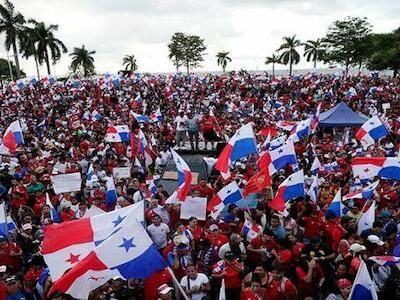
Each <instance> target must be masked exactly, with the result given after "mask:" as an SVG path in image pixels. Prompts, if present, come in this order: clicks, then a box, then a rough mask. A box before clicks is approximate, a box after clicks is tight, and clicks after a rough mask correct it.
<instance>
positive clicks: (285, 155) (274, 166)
mask: <svg viewBox="0 0 400 300" xmlns="http://www.w3.org/2000/svg"><path fill="white" fill-rule="evenodd" d="M269 154H270V157H271V163H270V164H269V165H268V168H269V174H270V175H273V174H275V173H276V172H278V171H279V170H280V169H283V168H285V167H286V166H288V165H297V158H296V151H295V150H294V144H293V142H292V141H287V142H286V143H285V144H283V145H282V146H281V147H278V148H276V149H274V150H271V151H269Z"/></svg>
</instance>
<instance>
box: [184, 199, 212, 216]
mask: <svg viewBox="0 0 400 300" xmlns="http://www.w3.org/2000/svg"><path fill="white" fill-rule="evenodd" d="M206 208H207V198H200V197H195V198H193V197H190V196H189V197H186V200H185V201H184V202H182V203H181V219H183V220H187V219H189V218H190V217H196V218H197V219H198V220H201V221H204V220H205V219H206Z"/></svg>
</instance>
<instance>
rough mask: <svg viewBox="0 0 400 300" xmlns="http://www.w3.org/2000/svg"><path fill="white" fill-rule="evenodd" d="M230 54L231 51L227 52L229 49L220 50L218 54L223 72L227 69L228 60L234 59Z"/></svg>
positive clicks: (218, 61) (219, 64)
mask: <svg viewBox="0 0 400 300" xmlns="http://www.w3.org/2000/svg"><path fill="white" fill-rule="evenodd" d="M228 55H229V52H227V51H222V52H218V53H217V55H216V57H217V63H218V66H221V67H222V72H223V73H225V69H226V65H227V64H228V61H229V62H231V61H232V59H231V58H230V57H229V56H228Z"/></svg>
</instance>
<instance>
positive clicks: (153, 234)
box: [147, 215, 169, 250]
mask: <svg viewBox="0 0 400 300" xmlns="http://www.w3.org/2000/svg"><path fill="white" fill-rule="evenodd" d="M152 221H153V223H152V224H151V225H149V226H147V232H148V233H149V235H150V238H151V239H152V241H153V243H154V245H155V246H156V248H157V249H159V250H162V249H164V248H165V247H166V246H167V244H168V234H169V227H168V225H167V224H164V223H162V222H161V218H160V217H159V216H158V215H154V216H153V219H152Z"/></svg>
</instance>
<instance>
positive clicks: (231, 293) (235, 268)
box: [212, 251, 244, 300]
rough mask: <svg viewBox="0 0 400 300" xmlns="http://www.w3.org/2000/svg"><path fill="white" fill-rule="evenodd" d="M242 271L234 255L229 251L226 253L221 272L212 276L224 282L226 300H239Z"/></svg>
mask: <svg viewBox="0 0 400 300" xmlns="http://www.w3.org/2000/svg"><path fill="white" fill-rule="evenodd" d="M243 271H244V267H243V264H242V263H241V262H239V260H237V259H235V255H234V254H233V253H232V252H230V251H229V252H226V253H225V259H224V269H223V271H222V272H219V273H213V274H212V276H213V277H214V278H223V279H224V280H225V294H226V299H232V300H239V298H240V290H241V284H242V282H241V279H240V275H241V273H242V272H243Z"/></svg>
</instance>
